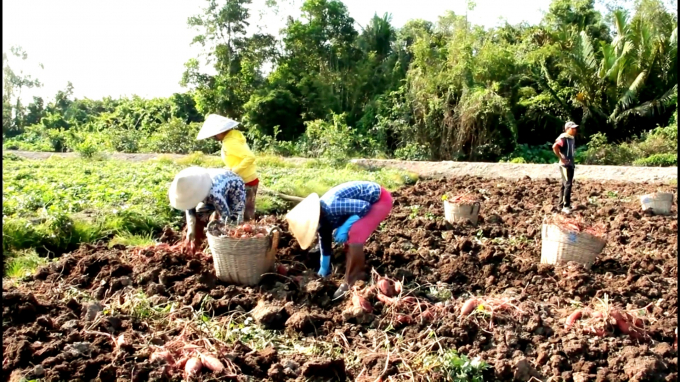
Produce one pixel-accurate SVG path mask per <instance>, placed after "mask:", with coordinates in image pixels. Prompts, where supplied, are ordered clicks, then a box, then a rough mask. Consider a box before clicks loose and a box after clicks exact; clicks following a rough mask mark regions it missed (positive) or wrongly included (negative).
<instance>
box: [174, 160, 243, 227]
mask: <svg viewBox="0 0 680 382" xmlns="http://www.w3.org/2000/svg"><path fill="white" fill-rule="evenodd" d="M208 174H210V178H211V179H212V187H210V192H209V193H208V196H207V197H206V198H205V200H203V204H204V205H203V206H202V208H201V211H196V209H195V208H192V209H191V210H188V211H187V217H188V216H189V215H195V214H196V213H197V212H198V214H201V213H207V214H208V215H209V214H210V213H211V212H212V211H217V213H219V214H220V219H221V220H222V221H223V222H226V221H227V219H232V220H236V219H237V218H238V216H239V215H240V214H241V213H242V212H243V210H244V209H245V205H246V189H245V185H244V183H243V179H241V177H240V176H238V175H236V174H235V173H233V172H232V171H229V170H225V169H215V168H209V169H208ZM203 210H204V211H203Z"/></svg>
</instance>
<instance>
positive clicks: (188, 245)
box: [184, 225, 196, 254]
mask: <svg viewBox="0 0 680 382" xmlns="http://www.w3.org/2000/svg"><path fill="white" fill-rule="evenodd" d="M184 249H186V250H187V251H188V252H189V253H192V254H193V253H194V252H195V251H196V231H195V225H194V226H192V225H189V226H188V227H187V237H186V238H185V239H184Z"/></svg>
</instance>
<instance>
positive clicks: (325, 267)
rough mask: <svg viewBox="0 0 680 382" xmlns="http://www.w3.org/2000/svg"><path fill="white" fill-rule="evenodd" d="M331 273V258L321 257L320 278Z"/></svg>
mask: <svg viewBox="0 0 680 382" xmlns="http://www.w3.org/2000/svg"><path fill="white" fill-rule="evenodd" d="M330 272H331V257H330V256H324V255H321V268H319V276H321V277H326V276H328V274H329V273H330Z"/></svg>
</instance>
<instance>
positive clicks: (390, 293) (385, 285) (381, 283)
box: [378, 279, 396, 297]
mask: <svg viewBox="0 0 680 382" xmlns="http://www.w3.org/2000/svg"><path fill="white" fill-rule="evenodd" d="M378 289H379V290H380V293H382V294H384V295H385V296H387V297H394V295H395V294H396V293H395V291H394V286H393V285H392V282H390V280H387V279H380V280H378Z"/></svg>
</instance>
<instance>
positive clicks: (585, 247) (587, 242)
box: [541, 224, 606, 269]
mask: <svg viewBox="0 0 680 382" xmlns="http://www.w3.org/2000/svg"><path fill="white" fill-rule="evenodd" d="M605 244H606V241H605V240H604V239H602V238H599V237H597V236H594V235H591V234H589V233H586V232H569V231H565V230H563V229H561V228H560V227H558V226H556V225H554V224H543V229H542V232H541V263H543V264H558V263H566V262H569V261H575V262H577V263H581V264H583V265H584V266H585V267H586V268H587V269H590V267H591V266H592V265H593V263H594V262H595V258H596V257H597V255H599V254H600V252H602V249H604V246H605Z"/></svg>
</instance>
